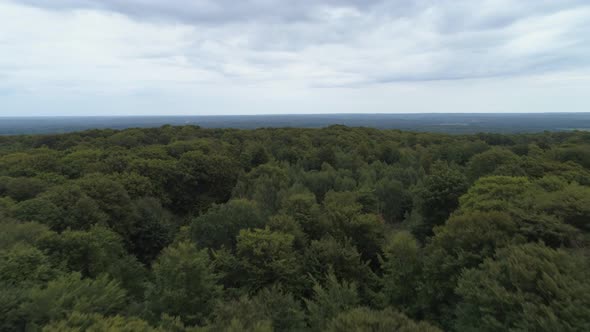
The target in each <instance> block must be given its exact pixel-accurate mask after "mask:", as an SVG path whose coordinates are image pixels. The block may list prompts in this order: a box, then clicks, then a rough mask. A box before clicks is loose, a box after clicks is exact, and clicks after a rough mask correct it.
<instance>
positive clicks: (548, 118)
mask: <svg viewBox="0 0 590 332" xmlns="http://www.w3.org/2000/svg"><path fill="white" fill-rule="evenodd" d="M166 124H169V125H198V126H201V127H204V128H237V129H255V128H282V127H291V128H321V127H327V126H330V125H345V126H349V127H371V128H377V129H400V130H409V131H419V132H437V133H448V134H473V133H480V132H493V133H536V132H543V131H572V130H588V129H590V113H507V114H502V113H487V114H481V113H480V114H478V113H472V114H469V113H463V114H455V113H430V114H298V115H217V116H71V117H0V135H18V134H49V133H66V132H72V131H79V130H86V129H105V128H110V129H125V128H149V127H159V126H162V125H166Z"/></svg>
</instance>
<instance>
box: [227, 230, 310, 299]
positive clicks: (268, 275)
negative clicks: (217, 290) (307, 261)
mask: <svg viewBox="0 0 590 332" xmlns="http://www.w3.org/2000/svg"><path fill="white" fill-rule="evenodd" d="M237 240H238V243H237V246H236V257H237V258H238V260H239V262H240V269H241V271H242V274H243V275H242V280H243V281H242V286H243V287H246V288H247V289H250V290H253V291H255V290H257V289H261V288H263V287H266V286H271V285H274V284H277V283H280V284H282V285H283V286H285V287H287V288H286V289H288V290H291V289H293V287H297V286H298V285H299V283H300V282H301V281H300V278H301V275H300V272H301V261H300V258H299V257H298V255H297V253H296V252H295V250H294V248H293V242H294V237H293V235H290V234H285V233H279V232H273V231H271V230H270V229H269V228H266V229H253V230H241V231H240V234H239V235H238V238H237Z"/></svg>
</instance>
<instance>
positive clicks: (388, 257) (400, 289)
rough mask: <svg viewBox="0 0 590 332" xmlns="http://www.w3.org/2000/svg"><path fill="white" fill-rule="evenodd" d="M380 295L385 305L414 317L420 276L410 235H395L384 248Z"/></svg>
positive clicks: (417, 250)
mask: <svg viewBox="0 0 590 332" xmlns="http://www.w3.org/2000/svg"><path fill="white" fill-rule="evenodd" d="M383 256H384V259H382V261H381V266H382V270H383V278H382V286H383V290H382V294H383V297H384V301H385V303H386V304H387V305H389V306H392V307H395V308H398V309H400V310H402V311H403V312H404V313H406V314H409V315H411V316H415V315H417V314H418V312H419V308H417V306H416V304H417V303H416V299H417V297H418V294H417V290H418V289H419V284H420V276H421V275H422V251H421V248H420V246H419V245H418V242H417V241H416V239H415V238H414V237H413V236H412V234H411V233H409V232H407V231H402V232H399V233H396V234H395V235H394V236H392V238H391V239H390V240H389V242H388V243H387V244H386V245H385V248H384V253H383Z"/></svg>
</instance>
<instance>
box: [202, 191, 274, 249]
mask: <svg viewBox="0 0 590 332" xmlns="http://www.w3.org/2000/svg"><path fill="white" fill-rule="evenodd" d="M265 222H266V220H265V218H264V216H263V215H262V213H261V212H260V210H259V209H258V206H257V205H256V203H254V202H251V201H247V200H232V201H229V202H228V203H226V204H221V205H215V206H213V207H212V208H211V209H210V210H209V211H207V213H205V214H204V215H201V216H199V217H197V218H195V219H193V221H192V223H191V235H192V238H193V240H194V241H195V242H196V243H197V245H198V246H199V247H201V248H211V249H219V248H221V247H225V248H228V249H231V248H234V247H235V244H236V236H237V235H238V233H239V232H240V230H241V229H248V228H260V227H263V226H264V224H265Z"/></svg>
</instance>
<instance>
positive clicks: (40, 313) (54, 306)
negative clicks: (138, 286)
mask: <svg viewBox="0 0 590 332" xmlns="http://www.w3.org/2000/svg"><path fill="white" fill-rule="evenodd" d="M126 303H127V298H126V293H125V291H124V290H123V289H121V288H120V287H119V284H118V283H117V282H115V281H113V280H110V279H109V278H108V277H106V276H101V277H98V278H97V279H94V280H93V279H82V278H81V276H80V274H79V273H72V274H67V275H64V276H62V277H60V278H58V279H56V280H53V281H50V282H49V283H48V284H47V286H46V287H44V288H34V289H32V290H31V291H30V294H29V301H28V302H27V303H25V304H23V311H24V312H25V315H26V317H27V322H28V325H29V326H31V327H34V326H36V325H37V326H42V325H44V324H46V323H48V322H50V321H52V320H60V319H64V318H66V316H67V315H68V314H69V313H71V312H74V311H77V312H80V313H87V314H89V313H98V314H104V315H110V314H116V313H118V312H121V311H123V310H124V308H125V305H126Z"/></svg>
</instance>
